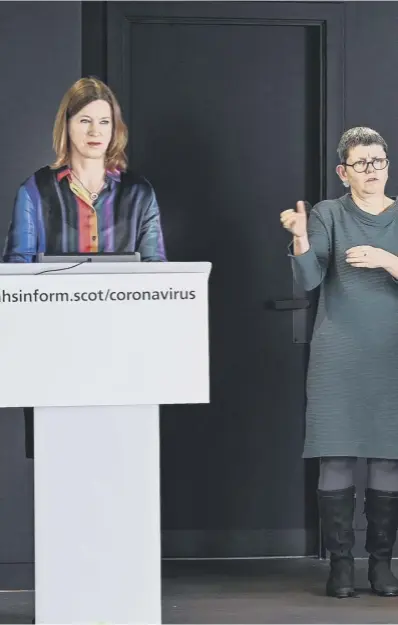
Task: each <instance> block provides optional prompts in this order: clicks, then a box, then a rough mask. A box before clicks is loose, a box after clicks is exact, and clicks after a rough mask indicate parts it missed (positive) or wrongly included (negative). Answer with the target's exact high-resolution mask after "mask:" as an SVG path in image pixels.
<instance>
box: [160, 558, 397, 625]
mask: <svg viewBox="0 0 398 625" xmlns="http://www.w3.org/2000/svg"><path fill="white" fill-rule="evenodd" d="M366 566H367V563H366V560H357V561H356V568H357V580H356V581H357V586H358V590H359V596H358V597H357V598H355V599H345V600H338V599H331V598H328V597H325V595H324V585H325V581H326V577H327V570H328V564H327V563H326V562H324V561H319V560H312V559H297V560H240V561H239V560H230V561H218V562H203V561H202V562H165V563H164V565H163V623H172V624H175V625H177V624H179V623H186V624H188V623H196V624H199V623H203V624H204V623H214V624H216V623H231V624H232V623H244V624H246V625H249V624H251V623H330V624H333V623H335V624H340V623H358V624H360V623H392V624H393V623H398V597H397V598H395V597H393V598H381V597H376V596H375V595H373V594H372V593H370V591H369V588H368V583H367V571H366ZM393 568H394V571H395V573H396V574H397V575H398V561H394V563H393Z"/></svg>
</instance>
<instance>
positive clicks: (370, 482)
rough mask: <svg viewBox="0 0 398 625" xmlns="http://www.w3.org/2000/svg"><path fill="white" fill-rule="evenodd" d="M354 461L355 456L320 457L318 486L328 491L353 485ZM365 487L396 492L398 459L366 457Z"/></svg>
mask: <svg viewBox="0 0 398 625" xmlns="http://www.w3.org/2000/svg"><path fill="white" fill-rule="evenodd" d="M356 462H357V459H356V458H347V457H330V458H321V468H320V474H319V483H318V488H319V489H320V490H329V491H330V490H342V489H344V488H349V487H350V486H353V484H354V470H355V465H356ZM367 488H372V489H374V490H381V491H385V492H397V491H398V460H384V459H379V458H368V476H367Z"/></svg>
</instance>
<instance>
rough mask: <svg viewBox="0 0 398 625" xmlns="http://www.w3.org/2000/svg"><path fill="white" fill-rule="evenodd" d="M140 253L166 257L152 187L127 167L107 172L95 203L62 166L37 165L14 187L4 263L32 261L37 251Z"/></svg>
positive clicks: (160, 259) (146, 257)
mask: <svg viewBox="0 0 398 625" xmlns="http://www.w3.org/2000/svg"><path fill="white" fill-rule="evenodd" d="M40 252H45V253H47V254H60V253H70V254H73V253H97V252H98V253H101V252H102V253H106V252H108V253H110V252H114V253H119V254H123V253H128V252H140V254H141V260H143V261H153V262H154V261H158V262H163V261H166V253H165V247H164V241H163V233H162V227H161V220H160V214H159V208H158V204H157V200H156V196H155V192H154V190H153V188H152V186H151V184H150V183H149V182H148V181H147V180H146V179H145V178H142V177H140V178H138V177H136V176H135V175H134V174H132V173H131V172H122V173H119V172H117V173H113V172H107V174H106V179H105V186H104V188H103V190H102V191H101V193H100V194H99V197H98V199H97V200H95V202H91V199H90V197H89V196H88V194H87V193H86V192H84V191H83V190H82V189H81V188H80V187H79V186H77V185H76V184H75V183H74V182H73V180H72V177H71V174H70V170H69V168H67V167H64V168H61V169H58V170H53V169H51V168H50V167H48V166H47V167H43V168H42V169H39V170H38V171H37V172H36V173H35V174H33V176H31V177H30V178H28V180H26V181H25V182H24V183H23V184H22V185H21V187H20V188H19V190H18V193H17V197H16V200H15V204H14V210H13V213H12V219H11V224H10V227H9V232H8V236H7V240H6V245H5V250H4V255H3V260H4V262H9V263H13V262H33V261H34V260H35V257H36V255H37V254H38V253H40Z"/></svg>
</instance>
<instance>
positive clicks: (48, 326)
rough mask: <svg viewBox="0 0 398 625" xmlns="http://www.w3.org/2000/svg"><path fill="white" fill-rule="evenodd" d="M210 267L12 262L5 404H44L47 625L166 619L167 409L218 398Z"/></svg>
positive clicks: (4, 302) (41, 524)
mask: <svg viewBox="0 0 398 625" xmlns="http://www.w3.org/2000/svg"><path fill="white" fill-rule="evenodd" d="M210 268H211V267H210V263H186V264H185V263H114V262H112V263H86V264H82V265H79V266H75V267H72V268H71V266H70V264H65V265H60V264H54V263H53V264H21V265H16V264H14V265H7V264H3V265H0V337H1V356H2V357H1V360H0V379H1V381H2V384H1V391H0V405H1V406H14V407H16V406H34V407H35V430H34V432H35V471H34V475H35V560H36V567H35V577H36V580H35V581H36V583H35V586H36V623H53V624H58V623H64V624H69V625H72V624H75V623H79V624H86V623H90V624H94V623H96V624H99V623H102V624H105V623H106V624H111V625H118V624H122V623H126V624H127V623H128V624H129V625H130V624H133V623H137V624H138V623H139V624H140V625H146V624H157V623H161V587H160V584H161V581H160V579H161V577H160V566H161V552H160V493H159V410H158V406H159V404H180V403H189V404H191V403H208V402H209V356H208V349H209V346H208V296H207V292H208V278H209V274H210ZM43 272H45V273H43ZM176 436H177V433H176Z"/></svg>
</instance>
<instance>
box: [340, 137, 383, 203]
mask: <svg viewBox="0 0 398 625" xmlns="http://www.w3.org/2000/svg"><path fill="white" fill-rule="evenodd" d="M386 158H387V157H386V153H385V151H384V149H383V147H382V146H381V145H377V144H373V145H357V146H356V147H355V148H351V149H350V151H349V154H348V158H347V161H346V162H347V165H346V166H343V165H339V166H338V167H337V170H336V171H337V173H338V175H339V177H340V179H341V180H342V181H343V182H348V184H349V185H350V187H351V189H352V190H353V191H354V192H356V193H358V194H359V195H383V194H384V188H385V186H386V182H387V179H388V165H387V166H385V165H386ZM354 164H355V168H354V167H352V165H354ZM380 167H382V168H384V169H380Z"/></svg>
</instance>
